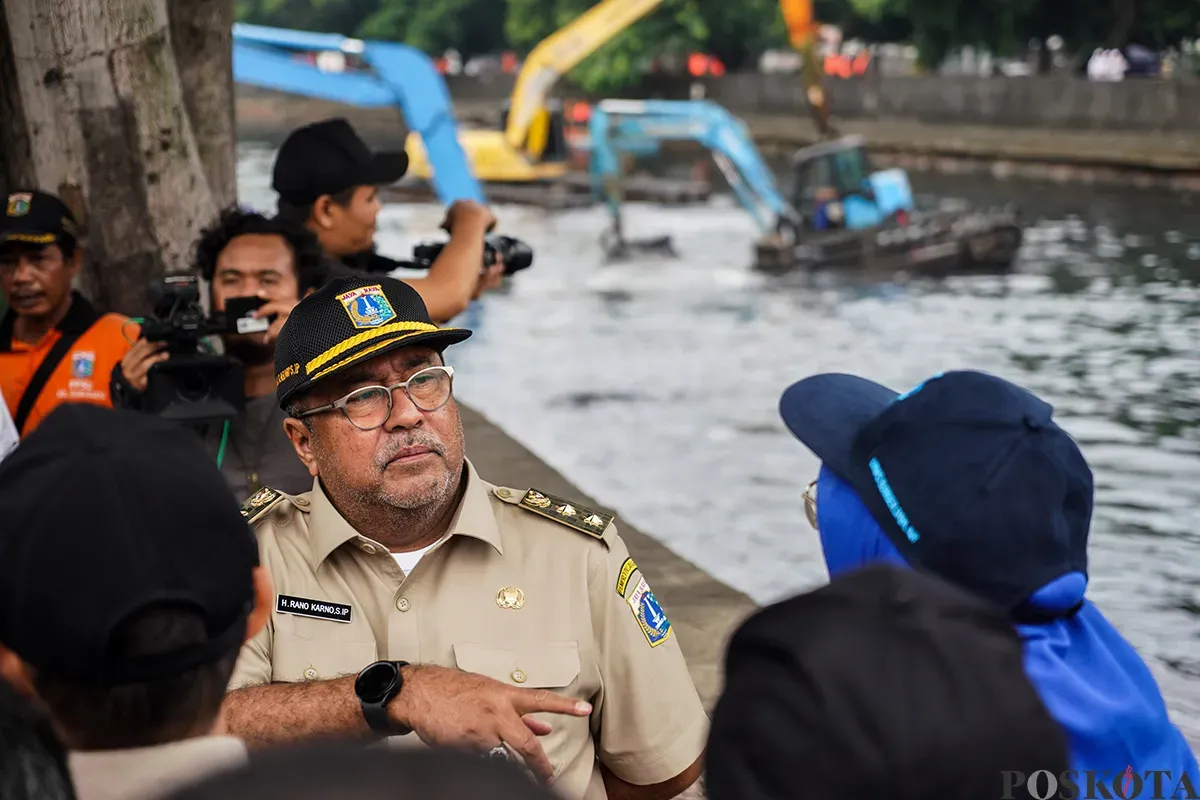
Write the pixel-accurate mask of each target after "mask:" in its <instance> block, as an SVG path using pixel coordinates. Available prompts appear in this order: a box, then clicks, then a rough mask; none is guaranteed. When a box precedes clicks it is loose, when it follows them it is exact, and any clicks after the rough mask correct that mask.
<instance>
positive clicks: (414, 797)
mask: <svg viewBox="0 0 1200 800" xmlns="http://www.w3.org/2000/svg"><path fill="white" fill-rule="evenodd" d="M558 797H559V795H557V794H555V793H553V792H551V791H550V790H549V789H546V788H543V787H541V786H538V785H537V784H536V783H534V782H533V781H532V780H531V779H530V777H529V776H528V775H526V774H525V773H524V772H522V771H521V770H520V769H519V768H517V767H515V766H512V765H511V764H507V763H503V762H498V761H495V760H492V759H485V758H481V757H479V756H476V755H474V754H468V753H461V752H457V751H454V750H440V749H439V750H392V749H388V748H363V747H360V746H356V745H354V744H348V743H319V744H309V745H300V746H295V747H289V748H282V749H279V750H276V751H272V752H268V753H265V754H263V755H260V756H256V757H255V758H254V759H253V760H252V761H251V762H250V763H249V764H248V765H246V766H244V767H240V768H238V769H235V770H230V771H228V772H226V773H224V774H221V775H216V776H213V777H211V778H209V779H207V780H205V781H203V782H202V783H198V784H195V785H194V786H191V787H189V788H187V789H184V790H182V791H180V792H177V793H176V794H173V795H171V796H170V797H168V798H165V800H476V798H487V799H488V800H555V798H558Z"/></svg>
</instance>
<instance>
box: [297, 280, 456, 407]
mask: <svg viewBox="0 0 1200 800" xmlns="http://www.w3.org/2000/svg"><path fill="white" fill-rule="evenodd" d="M470 335H471V331H469V330H466V329H464V328H439V327H438V326H437V325H434V324H433V322H432V321H431V320H430V319H429V311H428V310H426V308H425V301H424V300H422V299H421V295H419V294H417V290H416V289H414V288H412V287H411V286H409V285H408V284H407V283H405V282H403V281H399V280H396V279H395V278H382V277H369V278H364V277H360V276H353V277H342V278H334V279H333V280H331V281H329V283H327V284H325V285H324V286H322V287H321V288H320V289H318V290H317V291H315V292H313V293H312V294H310V295H309V296H308V297H305V298H304V299H303V300H301V301H300V303H299V304H298V305H297V306H296V307H295V308H294V309H292V313H291V314H290V315H289V316H288V318H287V322H285V323H284V324H283V328H282V329H281V330H280V331H279V341H278V343H277V344H276V345H275V397H276V399H277V400H278V401H279V406H280V408H286V407H287V405H288V404H289V403H290V402H291V401H292V399H293V398H295V397H296V395H297V394H298V393H300V392H303V391H304V390H306V389H308V388H309V387H310V386H311V385H312V384H313V383H315V382H316V381H319V380H322V379H324V378H328V377H331V376H333V375H337V374H338V373H339V372H342V371H343V370H345V369H346V368H347V367H349V366H351V365H352V364H358V363H360V362H362V361H365V360H367V359H369V358H374V357H376V356H379V355H382V354H384V353H387V352H389V351H391V350H395V349H396V348H398V347H413V346H416V345H421V346H424V347H431V348H433V349H434V350H439V351H440V350H442V349H444V348H445V347H447V346H449V345H452V344H458V343H459V342H461V341H463V340H464V339H466V338H467V337H469V336H470Z"/></svg>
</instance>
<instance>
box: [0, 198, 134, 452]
mask: <svg viewBox="0 0 1200 800" xmlns="http://www.w3.org/2000/svg"><path fill="white" fill-rule="evenodd" d="M78 238H79V228H78V224H77V223H76V221H75V217H74V216H73V215H72V214H71V211H70V209H69V208H67V206H66V204H65V203H63V201H62V200H60V199H59V198H57V197H55V196H54V195H52V194H48V193H46V192H39V191H18V192H13V193H12V194H9V195H8V196H7V197H6V198H4V209H3V215H0V291H2V292H3V293H4V297H5V299H6V300H7V302H8V311H7V313H6V314H5V315H4V317H3V319H0V394H3V396H4V400H5V402H6V404H7V406H8V410H9V412H10V413H11V415H12V418H13V422H14V423H15V424H16V429H17V431H18V432H19V434H20V435H21V436H22V437H24V436H25V435H27V434H28V433H29V432H30V431H32V430H33V429H34V428H35V427H37V424H38V423H39V422H40V421H41V420H42V418H43V417H45V416H46V415H47V414H49V413H50V412H51V411H52V410H53V409H54V408H55V407H56V406H58V405H59V404H60V403H93V404H96V405H104V406H111V405H112V401H111V397H110V395H109V375H110V373H111V372H112V369H113V367H114V366H115V365H116V364H117V363H119V362H120V361H121V359H122V358H123V357H125V355H126V354H127V353H128V352H129V350H130V348H131V347H132V345H133V342H135V341H137V339H138V326H137V325H136V324H135V323H133V322H132V321H130V320H129V319H128V318H126V317H123V316H121V315H119V314H101V313H99V312H98V311H97V310H96V309H95V308H94V307H93V306H92V304H91V303H89V302H88V301H87V300H86V299H84V297H83V296H82V295H81V294H79V293H78V292H76V291H74V290H73V289H72V285H71V284H72V281H74V279H75V277H76V276H77V275H78V274H79V269H80V266H81V264H82V262H83V259H82V252H81V250H80V248H79V243H78ZM148 368H149V366H148V365H147V366H146V369H148ZM138 377H140V378H141V380H142V381H144V380H145V370H143V371H142V374H141V375H140V376H138Z"/></svg>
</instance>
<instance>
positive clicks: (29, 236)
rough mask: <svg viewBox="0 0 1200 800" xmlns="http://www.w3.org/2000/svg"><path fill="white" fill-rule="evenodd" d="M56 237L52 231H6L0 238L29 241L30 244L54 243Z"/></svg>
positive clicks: (11, 240) (12, 240)
mask: <svg viewBox="0 0 1200 800" xmlns="http://www.w3.org/2000/svg"><path fill="white" fill-rule="evenodd" d="M57 238H58V237H57V236H55V235H54V234H53V233H37V234H35V233H6V234H4V236H3V237H0V240H3V241H5V242H29V243H30V244H54V241H55V240H56V239H57Z"/></svg>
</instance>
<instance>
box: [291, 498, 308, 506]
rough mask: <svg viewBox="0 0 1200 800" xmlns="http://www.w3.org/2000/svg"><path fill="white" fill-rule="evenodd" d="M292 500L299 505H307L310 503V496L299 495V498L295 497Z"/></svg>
mask: <svg viewBox="0 0 1200 800" xmlns="http://www.w3.org/2000/svg"><path fill="white" fill-rule="evenodd" d="M292 502H293V503H295V504H296V505H298V506H306V505H308V498H307V497H297V498H295V499H293V500H292Z"/></svg>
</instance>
